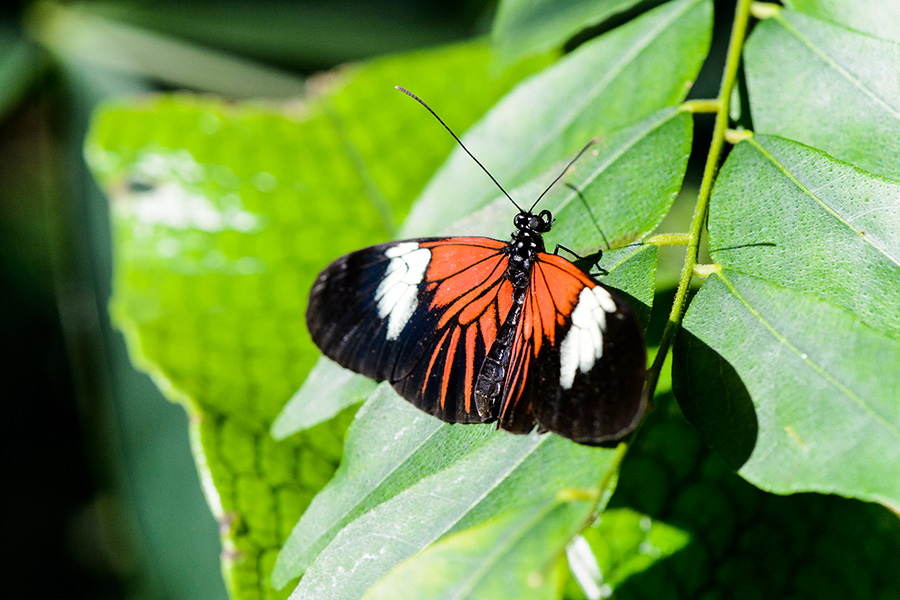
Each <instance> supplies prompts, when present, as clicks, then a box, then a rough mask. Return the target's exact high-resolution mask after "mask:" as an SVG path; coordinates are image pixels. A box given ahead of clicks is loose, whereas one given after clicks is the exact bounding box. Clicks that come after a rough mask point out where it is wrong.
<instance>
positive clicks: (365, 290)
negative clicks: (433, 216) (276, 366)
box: [307, 238, 512, 423]
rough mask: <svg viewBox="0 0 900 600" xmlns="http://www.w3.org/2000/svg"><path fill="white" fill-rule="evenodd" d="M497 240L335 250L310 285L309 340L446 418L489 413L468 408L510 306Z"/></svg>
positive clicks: (479, 419)
mask: <svg viewBox="0 0 900 600" xmlns="http://www.w3.org/2000/svg"><path fill="white" fill-rule="evenodd" d="M505 246H506V244H505V243H504V242H500V241H497V240H492V239H488V238H429V239H419V240H408V241H404V242H397V243H389V244H380V245H378V246H372V247H370V248H366V249H363V250H360V251H358V252H354V253H351V254H349V255H347V256H344V257H342V258H339V259H338V260H336V261H335V262H334V263H332V264H331V265H330V266H328V267H327V268H326V269H325V270H324V271H323V272H322V273H321V274H320V275H319V277H318V279H317V280H316V282H315V284H314V285H313V290H312V293H311V295H310V304H309V308H308V310H307V321H308V323H309V328H310V332H311V334H312V337H313V341H314V342H315V343H316V344H317V345H318V346H319V347H320V348H322V350H323V352H324V353H325V354H326V355H327V356H329V358H332V359H333V360H335V361H336V362H338V363H339V364H341V365H343V366H345V367H347V368H349V369H351V370H353V371H356V372H358V373H362V374H363V375H366V376H368V377H372V378H373V379H376V380H379V381H384V380H387V381H390V382H391V383H392V384H393V386H394V388H395V389H396V390H397V391H398V393H400V395H401V396H403V397H404V398H406V399H407V400H409V401H410V402H412V403H413V404H415V405H416V406H418V407H419V408H421V409H422V410H425V411H426V412H429V413H431V414H434V415H435V416H437V417H439V418H441V419H443V420H445V421H448V422H452V423H456V422H462V423H471V422H484V421H486V420H492V418H491V416H490V415H479V413H478V411H477V410H476V407H475V405H474V401H473V385H472V382H473V381H474V380H475V378H476V377H477V375H478V370H479V368H480V366H481V364H482V363H483V362H484V358H485V356H486V355H487V352H488V351H489V349H490V347H491V345H492V344H493V341H494V338H495V337H496V335H497V332H498V330H499V329H500V327H501V325H502V323H503V322H504V321H505V320H506V317H507V315H508V313H509V310H510V308H511V305H512V293H511V287H510V283H509V281H507V280H506V279H505V278H504V277H503V275H504V273H505V271H506V265H507V261H508V259H507V256H506V254H504V253H503V252H502V250H503V249H504V248H505Z"/></svg>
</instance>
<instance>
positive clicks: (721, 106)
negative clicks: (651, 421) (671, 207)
mask: <svg viewBox="0 0 900 600" xmlns="http://www.w3.org/2000/svg"><path fill="white" fill-rule="evenodd" d="M751 4H752V2H751V0H738V2H737V6H736V7H735V13H734V23H733V25H732V28H731V39H730V41H729V42H728V55H727V56H726V58H725V71H724V73H723V74H722V83H721V86H720V87H719V95H718V97H717V98H716V101H717V102H718V110H717V111H716V124H715V128H714V129H713V135H712V141H711V142H710V146H709V154H708V155H707V157H706V167H705V168H704V170H703V180H702V182H701V183H700V193H699V194H698V196H697V205H696V206H695V207H694V217H693V219H692V221H691V228H690V232H689V235H690V241H689V242H688V247H687V251H686V253H685V258H684V267H683V268H682V270H681V278H680V279H679V281H678V289H677V290H676V291H675V301H674V302H673V303H672V310H671V312H670V313H669V320H668V322H667V323H666V328H665V329H664V330H663V335H662V339H661V340H660V343H659V350H658V351H657V353H656V357H655V358H654V360H653V365H652V366H651V367H650V372H649V374H648V377H647V397H648V398H653V394H654V393H655V391H656V385H657V383H658V382H659V375H660V371H662V366H663V363H664V362H665V359H666V354H667V353H668V352H669V347H670V346H671V345H672V339H673V338H674V336H675V332H676V331H677V330H678V327H679V326H680V325H681V319H682V318H683V317H684V311H685V305H684V303H685V299H686V298H687V293H688V289H689V288H690V285H691V277H692V276H693V275H694V266H695V265H696V264H697V254H698V250H699V248H700V236H701V234H702V233H703V226H704V225H705V223H706V214H707V211H708V210H709V198H710V193H711V192H712V186H713V182H714V181H715V178H716V173H717V172H718V170H719V161H720V159H721V157H722V147H723V146H724V143H725V134H726V132H727V131H728V113H729V108H730V104H731V90H732V88H733V87H734V82H735V79H736V78H737V71H738V65H740V62H741V50H742V49H743V46H744V38H745V36H746V33H747V23H748V21H749V17H750V6H751Z"/></svg>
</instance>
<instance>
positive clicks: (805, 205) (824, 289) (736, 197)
mask: <svg viewBox="0 0 900 600" xmlns="http://www.w3.org/2000/svg"><path fill="white" fill-rule="evenodd" d="M898 198H900V182H897V181H894V180H890V179H884V178H882V177H878V176H875V175H871V174H870V173H866V172H865V171H862V170H860V169H858V168H856V167H854V166H852V165H849V164H847V163H843V162H840V161H838V160H835V159H833V158H831V157H830V156H828V155H827V154H825V153H823V152H819V151H817V150H813V149H812V148H809V147H807V146H803V145H801V144H798V143H796V142H791V141H789V140H785V139H782V138H778V137H773V136H766V135H756V136H754V137H752V138H750V139H748V140H746V141H744V142H741V143H740V144H738V146H737V147H736V148H735V149H734V150H733V151H732V153H731V154H730V156H729V157H728V160H727V161H726V163H725V165H724V166H723V167H722V171H721V172H720V174H719V178H718V180H717V182H716V188H715V192H714V193H713V198H712V201H711V204H710V214H709V246H710V254H711V255H712V257H713V260H714V261H715V262H717V263H719V264H721V265H724V266H726V267H729V268H731V269H735V270H737V271H741V272H743V273H749V274H751V275H755V276H757V277H762V278H764V279H767V280H769V281H772V282H774V283H777V284H779V285H783V286H787V287H792V288H796V289H799V290H805V291H809V292H813V293H815V294H817V295H819V296H820V297H821V298H823V299H825V300H827V301H829V302H831V303H833V304H838V305H841V306H843V307H845V308H847V309H849V310H851V311H852V312H853V313H854V314H856V316H857V317H858V318H859V319H861V320H862V321H865V322H866V323H868V324H869V325H872V326H873V327H876V328H879V329H887V330H889V331H893V332H895V333H900V311H897V310H895V307H897V306H900V228H898V226H897V225H898V223H900V204H898V202H897V199H898Z"/></svg>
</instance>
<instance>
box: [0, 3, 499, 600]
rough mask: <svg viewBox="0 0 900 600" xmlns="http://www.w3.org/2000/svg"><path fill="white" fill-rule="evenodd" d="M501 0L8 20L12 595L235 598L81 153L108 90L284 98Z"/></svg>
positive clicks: (0, 198)
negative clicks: (119, 298) (117, 275)
mask: <svg viewBox="0 0 900 600" xmlns="http://www.w3.org/2000/svg"><path fill="white" fill-rule="evenodd" d="M492 15H493V6H492V5H491V3H490V2H487V1H485V0H455V1H450V2H442V3H420V2H415V1H412V0H408V1H399V2H398V1H396V0H377V1H365V2H363V1H347V0H342V1H338V2H335V1H331V0H326V1H308V0H307V1H302V2H301V1H296V2H290V1H282V2H278V1H263V2H233V1H232V2H150V1H145V2H76V3H69V2H65V3H64V2H21V3H18V4H17V5H16V4H13V5H8V6H6V7H5V8H4V9H2V12H0V290H2V294H0V310H2V313H0V314H2V315H3V316H4V318H3V320H2V324H0V331H2V335H0V340H2V344H0V349H2V350H0V351H2V359H3V360H2V363H0V364H2V365H3V379H4V381H6V382H9V384H8V385H7V386H6V389H7V393H6V407H7V415H8V417H7V423H8V427H7V429H8V430H11V432H12V434H11V435H9V434H7V435H5V436H4V437H3V451H4V455H5V457H6V460H5V461H4V463H3V464H4V466H3V470H4V473H3V480H4V482H5V485H4V487H5V490H6V491H5V492H4V493H3V495H2V502H3V507H2V517H0V518H2V519H3V527H2V530H3V554H4V556H3V560H2V561H0V564H2V566H0V569H2V570H3V574H4V581H6V582H8V583H7V587H8V588H10V589H9V591H11V592H12V593H13V596H12V597H17V598H27V597H35V598H37V597H40V598H44V597H66V598H197V599H201V598H224V597H226V592H225V587H224V584H223V581H222V577H221V573H220V566H219V553H220V551H221V547H220V544H219V539H218V532H217V524H216V522H215V520H214V519H213V517H212V515H211V514H210V511H209V508H208V507H207V505H206V501H205V499H204V497H203V492H202V490H201V485H200V481H199V479H198V477H197V472H196V469H195V466H194V463H193V459H192V457H191V454H190V447H189V444H190V442H189V439H188V427H187V423H186V419H187V417H186V415H185V411H184V410H183V409H182V408H181V407H180V406H177V405H175V404H171V403H169V402H168V401H166V400H165V399H164V398H163V396H162V395H161V394H160V392H159V390H158V389H157V388H156V387H155V386H154V384H153V383H152V382H151V381H150V379H149V378H148V377H147V376H146V375H144V374H143V373H138V372H137V371H135V369H134V368H133V367H132V365H131V364H130V362H129V360H128V357H127V355H126V352H125V347H124V343H123V340H122V337H121V334H120V333H119V332H118V331H116V330H113V329H112V328H111V326H110V323H109V317H108V314H107V302H108V299H109V296H110V272H111V266H110V265H111V257H110V245H109V231H108V230H109V224H108V218H107V206H106V200H105V198H104V197H103V195H102V194H101V193H100V191H99V189H98V188H97V187H96V184H95V183H94V181H93V180H92V178H91V176H90V175H89V173H88V171H87V169H86V167H85V164H84V159H83V157H82V144H83V139H84V134H85V130H86V128H87V124H88V120H89V118H90V114H91V111H92V110H93V108H94V107H95V106H96V105H97V103H98V102H100V101H102V100H104V99H108V98H110V97H115V96H121V95H127V94H136V93H146V92H153V91H171V90H175V89H188V90H193V91H198V92H203V93H213V94H217V95H223V96H226V97H231V98H235V99H241V98H248V97H254V98H258V97H261V98H268V99H276V100H277V99H284V98H290V97H294V96H297V95H300V94H302V93H303V91H304V81H305V78H306V77H307V76H308V75H310V74H312V73H314V72H317V71H320V70H323V69H328V68H330V67H333V66H335V65H338V64H341V63H345V62H348V61H353V60H358V59H362V58H366V57H369V56H375V55H380V54H384V53H392V52H400V51H404V50H409V49H414V48H420V47H428V46H435V45H439V44H443V43H446V42H450V41H453V40H457V39H464V38H470V37H472V36H475V35H481V34H484V33H487V31H488V30H489V27H490V21H491V17H492Z"/></svg>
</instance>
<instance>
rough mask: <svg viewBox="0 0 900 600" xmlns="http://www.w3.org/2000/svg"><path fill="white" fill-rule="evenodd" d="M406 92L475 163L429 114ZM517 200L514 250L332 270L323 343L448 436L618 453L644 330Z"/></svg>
mask: <svg viewBox="0 0 900 600" xmlns="http://www.w3.org/2000/svg"><path fill="white" fill-rule="evenodd" d="M398 89H400V91H403V92H404V93H406V94H408V95H410V96H411V97H413V98H414V99H415V100H417V101H418V102H419V103H421V104H422V105H423V106H425V108H427V109H428V110H429V111H430V112H431V114H432V115H433V116H434V117H435V118H437V119H438V121H440V122H441V124H442V125H444V127H445V128H446V129H447V130H448V131H450V134H451V135H453V137H454V138H455V139H456V140H457V142H459V144H460V145H461V146H463V149H465V151H466V152H467V153H468V154H469V155H470V156H472V154H471V152H469V151H468V149H467V148H465V146H464V145H463V144H462V142H461V141H460V140H459V138H457V137H456V135H455V134H454V133H453V132H452V130H450V128H449V127H448V126H447V125H446V124H444V122H443V121H442V120H441V119H440V117H438V116H437V114H435V112H434V111H433V110H431V108H430V107H429V106H428V105H427V104H425V103H424V102H423V101H422V100H421V99H419V98H418V97H417V96H415V95H414V94H412V93H411V92H408V91H406V90H404V89H402V88H398ZM589 145H590V144H589ZM586 149H587V146H586V147H585V148H584V149H583V150H582V153H583V152H584V150H586ZM580 155H581V153H579V155H578V156H576V157H575V159H573V160H572V161H571V162H570V163H569V166H571V165H572V164H573V163H574V162H575V160H577V158H578V157H579V156H580ZM472 158H473V159H474V160H475V162H477V163H478V164H479V166H481V168H482V169H483V170H484V171H485V172H486V173H487V174H488V176H489V177H491V179H492V180H494V183H496V184H497V186H498V187H500V189H501V190H503V187H502V186H500V184H499V183H498V182H497V181H496V180H495V179H494V178H493V176H492V175H491V174H490V173H489V172H488V171H487V169H486V168H485V167H484V166H483V165H481V163H480V162H479V161H478V160H477V159H475V157H474V156H472ZM567 170H568V167H566V169H565V170H564V171H563V173H562V174H560V176H559V177H557V179H556V180H555V181H554V183H555V182H556V181H558V180H559V179H560V178H561V177H562V175H563V174H564V173H565V172H566V171H567ZM552 185H553V184H551V186H552ZM547 189H549V187H548V188H547ZM503 192H504V194H506V191H505V190H503ZM544 193H546V190H545V192H544ZM506 195H507V197H509V194H506ZM543 195H544V194H541V197H543ZM541 197H539V198H538V201H539V200H540V199H541ZM510 200H511V201H512V202H513V204H514V205H516V207H517V208H518V210H519V212H518V214H516V215H515V217H514V219H513V225H514V226H515V231H514V232H513V234H512V236H511V239H510V240H508V241H501V240H495V239H491V238H486V237H429V238H418V239H410V240H402V241H395V242H388V243H384V244H378V245H375V246H370V247H368V248H363V249H361V250H357V251H355V252H351V253H350V254H347V255H345V256H342V257H340V258H338V259H337V260H335V261H334V262H332V263H331V264H330V265H328V266H327V267H326V268H325V269H324V270H323V271H322V272H321V273H320V274H319V276H318V277H317V278H316V280H315V282H314V284H313V286H312V290H311V292H310V296H309V304H308V307H307V313H306V317H307V325H308V328H309V331H310V334H311V336H312V339H313V342H315V344H316V345H317V346H318V347H319V349H320V350H321V351H322V352H323V353H324V354H325V356H327V357H329V358H330V359H332V360H334V361H335V362H337V363H338V364H340V365H342V366H344V367H346V368H348V369H350V370H352V371H355V372H357V373H361V374H363V375H365V376H367V377H370V378H372V379H375V380H377V381H388V382H390V384H391V385H392V386H393V387H394V389H395V390H396V391H397V393H399V394H400V396H402V397H403V398H405V399H406V400H408V401H409V402H411V403H412V404H414V405H415V406H417V407H418V408H420V409H422V410H423V411H425V412H428V413H430V414H432V415H434V416H436V417H438V418H439V419H441V420H443V421H447V422H449V423H490V422H496V423H497V426H498V427H499V428H500V429H503V430H506V431H509V432H512V433H529V432H531V431H532V430H534V429H535V427H537V429H538V431H540V432H546V431H552V432H554V433H557V434H559V435H562V436H564V437H567V438H569V439H571V440H574V441H575V442H579V443H583V444H602V443H607V442H612V441H615V440H617V439H620V438H621V437H623V436H624V435H626V434H627V433H629V432H630V431H632V430H633V429H634V428H635V427H636V426H637V424H638V422H639V421H640V419H641V417H642V415H643V412H644V408H645V405H646V401H645V398H644V393H643V389H644V380H645V378H646V350H645V345H644V340H643V333H642V328H641V325H640V322H639V320H638V318H637V316H636V315H635V313H634V311H633V310H632V309H631V307H630V306H629V305H628V303H627V302H626V301H625V300H624V299H622V297H621V296H620V295H619V294H618V293H617V292H616V291H615V290H613V289H612V288H609V287H607V286H605V285H603V284H602V283H600V282H599V281H597V280H596V279H594V278H593V277H592V276H590V275H588V274H586V273H585V272H583V271H582V270H581V269H579V268H578V267H577V266H576V265H575V264H574V263H573V262H571V261H569V260H567V259H566V258H564V257H562V256H560V255H559V254H558V251H559V250H560V248H561V247H559V246H558V247H557V249H556V252H554V253H552V254H551V253H548V252H547V251H546V249H545V247H544V240H543V234H545V233H546V232H547V231H549V230H550V227H551V225H552V223H553V217H552V215H551V213H550V211H548V210H542V211H540V212H538V213H534V212H533V210H534V207H535V206H536V204H537V201H535V204H534V205H532V207H531V208H530V209H528V210H524V209H522V208H521V207H519V206H518V204H516V203H515V201H514V200H512V198H511V197H510Z"/></svg>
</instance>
